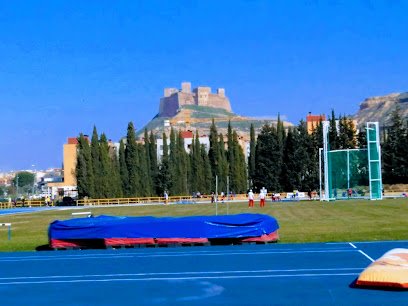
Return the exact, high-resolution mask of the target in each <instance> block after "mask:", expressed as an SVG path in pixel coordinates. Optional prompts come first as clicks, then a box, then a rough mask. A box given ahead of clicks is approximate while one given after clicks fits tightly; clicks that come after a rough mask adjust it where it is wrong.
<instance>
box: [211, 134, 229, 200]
mask: <svg viewBox="0 0 408 306" xmlns="http://www.w3.org/2000/svg"><path fill="white" fill-rule="evenodd" d="M218 139H219V141H218V146H217V147H218V154H217V161H218V163H217V169H216V175H217V176H218V193H221V192H222V191H224V192H226V191H227V176H229V164H228V159H227V152H226V151H225V145H224V136H223V135H222V134H220V135H219V138H218ZM213 181H214V182H213V184H214V191H215V176H214V177H213ZM230 181H231V179H230Z"/></svg>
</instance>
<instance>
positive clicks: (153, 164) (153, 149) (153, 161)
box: [149, 131, 158, 194]
mask: <svg viewBox="0 0 408 306" xmlns="http://www.w3.org/2000/svg"><path fill="white" fill-rule="evenodd" d="M149 142H150V146H149V155H150V175H151V176H152V184H153V186H152V190H153V192H155V193H156V194H157V174H158V173H157V172H158V165H157V145H156V138H155V137H154V135H153V132H152V131H150V136H149Z"/></svg>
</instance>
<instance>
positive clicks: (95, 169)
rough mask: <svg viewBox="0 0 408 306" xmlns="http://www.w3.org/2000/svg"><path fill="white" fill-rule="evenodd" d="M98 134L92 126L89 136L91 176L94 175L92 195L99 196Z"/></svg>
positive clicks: (100, 193) (100, 191)
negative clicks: (90, 135)
mask: <svg viewBox="0 0 408 306" xmlns="http://www.w3.org/2000/svg"><path fill="white" fill-rule="evenodd" d="M99 155H100V150H99V136H98V131H97V129H96V126H94V127H93V131H92V138H91V159H92V176H93V177H94V188H93V192H94V194H93V197H94V198H100V197H101V196H102V190H101V184H100V183H101V166H100V156H99Z"/></svg>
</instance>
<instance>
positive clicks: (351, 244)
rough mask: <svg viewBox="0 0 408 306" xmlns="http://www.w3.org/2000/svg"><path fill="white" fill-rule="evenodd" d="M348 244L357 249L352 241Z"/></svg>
mask: <svg viewBox="0 0 408 306" xmlns="http://www.w3.org/2000/svg"><path fill="white" fill-rule="evenodd" d="M349 245H351V246H352V247H353V248H355V249H357V247H356V246H355V245H354V244H353V243H351V242H349Z"/></svg>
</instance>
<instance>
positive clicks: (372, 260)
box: [358, 250, 375, 262]
mask: <svg viewBox="0 0 408 306" xmlns="http://www.w3.org/2000/svg"><path fill="white" fill-rule="evenodd" d="M358 251H359V253H361V254H363V255H364V256H365V257H367V258H368V259H369V260H371V262H374V261H375V260H374V259H372V258H371V257H370V256H368V255H367V254H366V253H364V252H363V251H362V250H358Z"/></svg>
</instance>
